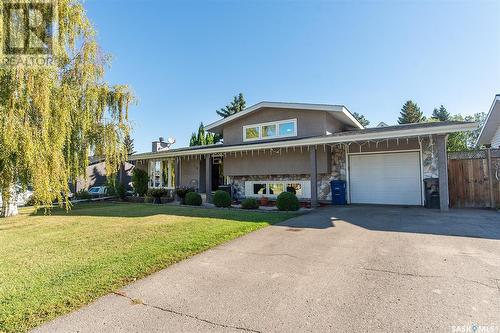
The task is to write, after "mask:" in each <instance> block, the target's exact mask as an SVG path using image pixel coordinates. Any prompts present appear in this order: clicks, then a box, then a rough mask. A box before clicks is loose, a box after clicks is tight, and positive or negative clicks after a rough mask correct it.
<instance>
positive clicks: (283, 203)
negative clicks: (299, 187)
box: [276, 192, 300, 211]
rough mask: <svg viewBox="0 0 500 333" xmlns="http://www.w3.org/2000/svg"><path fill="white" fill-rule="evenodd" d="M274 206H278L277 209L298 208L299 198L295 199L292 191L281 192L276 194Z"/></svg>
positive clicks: (290, 209)
mask: <svg viewBox="0 0 500 333" xmlns="http://www.w3.org/2000/svg"><path fill="white" fill-rule="evenodd" d="M276 207H278V209H279V210H286V211H295V210H299V208H300V203H299V199H297V196H296V195H295V194H293V193H290V192H283V193H281V194H280V195H278V199H277V200H276Z"/></svg>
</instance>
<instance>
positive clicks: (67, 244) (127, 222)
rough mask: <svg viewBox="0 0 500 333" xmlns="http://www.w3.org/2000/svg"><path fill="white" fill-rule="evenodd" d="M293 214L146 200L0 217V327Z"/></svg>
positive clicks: (25, 321) (17, 324) (37, 319)
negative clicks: (218, 208) (178, 204)
mask: <svg viewBox="0 0 500 333" xmlns="http://www.w3.org/2000/svg"><path fill="white" fill-rule="evenodd" d="M292 216H294V214H292V213H274V212H273V213H260V212H245V211H239V210H217V209H200V208H186V207H172V206H165V205H151V204H127V203H121V204H120V203H116V204H81V205H79V206H75V207H74V208H73V210H71V211H70V212H69V213H66V212H65V211H62V210H56V211H53V212H52V215H50V216H44V215H43V214H38V215H35V214H34V213H33V211H32V210H30V209H25V210H21V214H20V215H19V216H16V217H12V218H8V219H3V220H0V332H19V331H26V330H28V329H30V328H33V327H35V326H37V325H40V324H41V323H43V322H45V321H48V320H50V319H53V318H55V317H57V316H59V315H61V314H64V313H67V312H69V311H71V310H74V309H76V308H78V307H80V306H82V305H84V304H87V303H89V302H90V301H92V300H94V299H96V298H98V297H99V296H102V295H105V294H107V293H109V292H111V291H114V290H116V289H118V288H120V287H122V286H124V285H125V284H127V283H129V282H131V281H134V280H135V279H137V278H141V277H144V276H146V275H148V274H151V273H153V272H155V271H157V270H160V269H162V268H165V267H167V266H169V265H171V264H173V263H175V262H178V261H180V260H182V259H185V258H187V257H189V256H192V255H194V254H196V253H199V252H202V251H204V250H206V249H208V248H211V247H213V246H216V245H218V244H221V243H223V242H225V241H228V240H230V239H234V238H236V237H238V236H241V235H244V234H247V233H249V232H251V231H254V230H257V229H260V228H262V227H265V226H266V225H269V224H272V223H276V222H280V221H283V220H286V219H287V218H290V217H292Z"/></svg>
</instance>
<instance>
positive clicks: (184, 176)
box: [180, 159, 200, 186]
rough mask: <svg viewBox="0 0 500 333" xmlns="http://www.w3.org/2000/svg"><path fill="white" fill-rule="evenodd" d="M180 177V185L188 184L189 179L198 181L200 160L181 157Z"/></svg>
mask: <svg viewBox="0 0 500 333" xmlns="http://www.w3.org/2000/svg"><path fill="white" fill-rule="evenodd" d="M180 168H181V177H180V181H181V184H180V186H190V183H191V180H193V179H194V180H197V181H198V182H199V181H200V179H199V178H200V160H199V159H190V160H188V159H182V160H181V167H180Z"/></svg>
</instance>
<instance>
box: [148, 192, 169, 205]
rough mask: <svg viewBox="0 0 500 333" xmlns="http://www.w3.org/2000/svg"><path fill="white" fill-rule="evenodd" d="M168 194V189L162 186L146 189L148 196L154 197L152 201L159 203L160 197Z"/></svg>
mask: <svg viewBox="0 0 500 333" xmlns="http://www.w3.org/2000/svg"><path fill="white" fill-rule="evenodd" d="M167 195H168V190H166V189H164V188H151V189H149V190H148V196H149V197H152V198H154V201H153V203H156V204H161V197H165V196H167Z"/></svg>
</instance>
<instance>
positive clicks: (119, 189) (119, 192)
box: [115, 183, 127, 200]
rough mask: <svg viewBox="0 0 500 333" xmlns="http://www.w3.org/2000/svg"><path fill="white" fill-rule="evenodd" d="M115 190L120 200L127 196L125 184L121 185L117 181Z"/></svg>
mask: <svg viewBox="0 0 500 333" xmlns="http://www.w3.org/2000/svg"><path fill="white" fill-rule="evenodd" d="M115 192H116V195H117V196H118V197H119V198H120V199H122V200H123V199H125V198H126V197H127V190H126V189H125V186H123V184H120V183H117V184H116V186H115Z"/></svg>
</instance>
